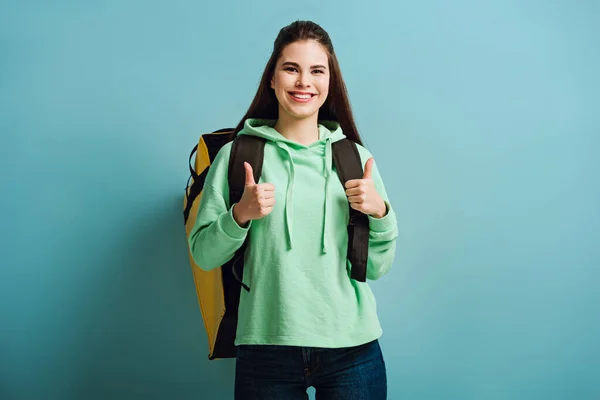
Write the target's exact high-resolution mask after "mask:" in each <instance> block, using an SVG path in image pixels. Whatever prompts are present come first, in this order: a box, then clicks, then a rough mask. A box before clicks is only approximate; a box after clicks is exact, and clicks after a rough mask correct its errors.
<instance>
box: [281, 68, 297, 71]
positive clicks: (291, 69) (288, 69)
mask: <svg viewBox="0 0 600 400" xmlns="http://www.w3.org/2000/svg"><path fill="white" fill-rule="evenodd" d="M295 70H296V68H294V67H287V68H285V69H284V71H295Z"/></svg>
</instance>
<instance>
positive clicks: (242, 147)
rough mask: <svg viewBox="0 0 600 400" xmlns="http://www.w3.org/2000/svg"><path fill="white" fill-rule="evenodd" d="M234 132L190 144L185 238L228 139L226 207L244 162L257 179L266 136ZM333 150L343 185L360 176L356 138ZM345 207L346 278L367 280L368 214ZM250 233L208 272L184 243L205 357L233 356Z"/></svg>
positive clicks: (234, 197) (240, 185)
mask: <svg viewBox="0 0 600 400" xmlns="http://www.w3.org/2000/svg"><path fill="white" fill-rule="evenodd" d="M232 132H233V129H232V128H226V129H220V130H218V131H214V132H212V133H206V134H202V135H201V136H200V139H199V141H198V144H197V145H196V146H194V148H193V149H192V152H191V154H190V157H189V168H190V176H189V178H188V181H187V184H186V188H185V196H184V199H183V218H184V224H185V231H186V237H189V234H190V232H191V230H192V227H193V226H194V223H195V222H196V215H197V213H198V207H199V205H200V201H202V189H203V188H204V181H205V179H206V175H207V174H208V171H209V168H210V165H211V163H212V162H213V160H214V159H215V157H216V155H217V153H218V152H219V150H220V149H221V148H222V147H223V146H224V145H225V144H226V143H228V142H230V141H231V140H233V145H232V147H231V155H230V160H229V169H228V182H229V204H228V207H231V205H232V204H235V203H237V202H238V201H239V200H240V199H241V197H242V194H243V193H244V183H245V177H246V175H245V169H244V161H246V162H248V163H250V165H252V169H253V171H254V179H255V181H256V182H258V181H259V178H260V176H261V172H262V163H263V156H264V147H265V140H264V139H262V138H259V137H255V136H249V135H238V136H236V137H235V138H234V139H233V138H232V137H231V136H232V135H231V133H232ZM332 153H333V165H334V168H335V169H336V170H337V173H338V176H339V178H340V181H341V183H342V185H344V184H345V183H346V181H348V180H350V179H360V178H362V176H363V167H362V162H361V160H360V155H359V153H358V149H357V147H356V143H354V142H353V141H351V140H349V139H343V140H340V141H338V142H335V143H333V144H332ZM194 154H195V155H196V157H195V162H194V165H192V159H193V158H194ZM348 208H349V210H350V214H349V215H350V218H349V221H348V260H349V261H350V264H351V274H350V278H352V279H355V280H357V281H360V282H365V281H366V276H367V258H368V243H369V219H368V217H367V216H366V215H364V214H362V213H361V212H359V211H356V210H354V209H353V208H351V207H350V204H348ZM251 230H252V229H251ZM251 230H250V231H251ZM250 236H251V235H250V233H249V234H248V235H247V237H246V240H245V242H244V244H243V245H242V246H241V247H240V248H239V249H238V250H237V251H236V253H235V255H234V256H233V257H232V259H231V260H229V261H228V262H227V263H225V264H223V265H222V266H221V267H218V268H214V269H211V270H210V271H204V270H202V269H201V268H200V267H199V266H198V265H197V264H196V262H195V261H194V259H193V257H192V254H191V252H190V251H189V248H188V255H189V259H190V265H191V268H192V273H193V277H194V284H195V286H196V294H197V295H198V302H199V303H200V311H201V313H202V319H203V320H204V327H205V329H206V334H207V336H208V348H209V353H208V358H209V360H214V359H221V358H235V356H236V346H235V344H234V341H235V336H236V330H237V316H238V307H239V301H240V290H241V289H242V287H243V288H244V289H245V290H246V291H248V292H250V288H249V287H248V286H247V285H245V284H244V283H243V282H242V280H243V267H244V257H243V255H244V251H245V249H246V247H247V245H248V240H250Z"/></svg>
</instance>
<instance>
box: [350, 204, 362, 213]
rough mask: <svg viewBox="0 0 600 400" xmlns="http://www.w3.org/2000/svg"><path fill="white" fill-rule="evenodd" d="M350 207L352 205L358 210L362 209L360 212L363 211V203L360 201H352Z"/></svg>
mask: <svg viewBox="0 0 600 400" xmlns="http://www.w3.org/2000/svg"><path fill="white" fill-rule="evenodd" d="M350 207H352V208H353V209H355V210H356V211H360V212H362V211H363V210H362V204H360V203H350Z"/></svg>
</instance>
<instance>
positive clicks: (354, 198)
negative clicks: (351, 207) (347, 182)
mask: <svg viewBox="0 0 600 400" xmlns="http://www.w3.org/2000/svg"><path fill="white" fill-rule="evenodd" d="M348 202H350V203H351V204H353V203H358V204H361V203H364V202H365V199H364V197H363V196H350V197H348Z"/></svg>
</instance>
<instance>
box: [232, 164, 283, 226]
mask: <svg viewBox="0 0 600 400" xmlns="http://www.w3.org/2000/svg"><path fill="white" fill-rule="evenodd" d="M244 169H245V170H246V184H245V185H244V194H242V198H241V199H240V201H239V202H238V203H237V204H235V205H234V207H233V218H234V219H235V222H237V224H238V225H239V226H245V225H246V224H247V223H248V221H250V220H253V219H260V218H263V217H264V216H267V215H269V214H270V213H271V211H273V206H274V205H275V186H274V185H272V184H270V183H260V184H257V183H256V182H255V181H254V172H253V170H252V166H251V165H250V164H248V163H247V162H244Z"/></svg>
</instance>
